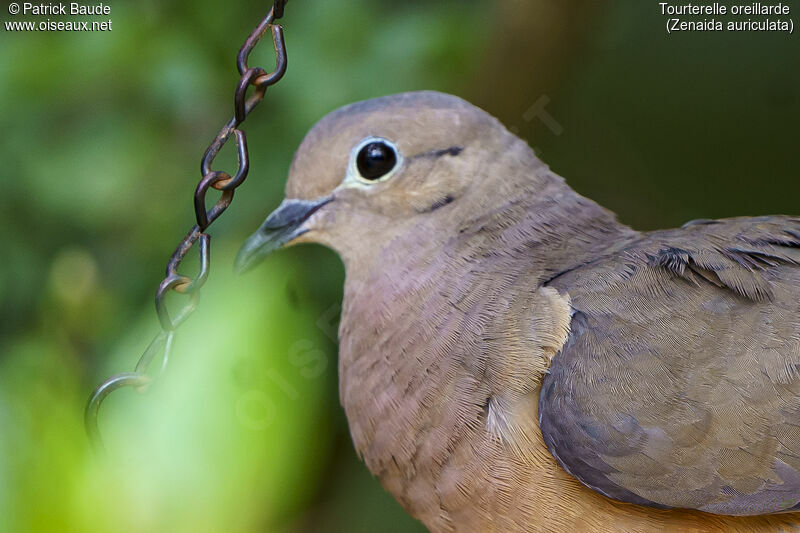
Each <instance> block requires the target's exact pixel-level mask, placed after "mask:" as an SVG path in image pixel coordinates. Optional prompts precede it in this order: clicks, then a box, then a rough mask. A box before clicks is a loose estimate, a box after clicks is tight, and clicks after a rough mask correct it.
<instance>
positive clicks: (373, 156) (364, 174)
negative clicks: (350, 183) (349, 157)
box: [355, 137, 401, 182]
mask: <svg viewBox="0 0 800 533" xmlns="http://www.w3.org/2000/svg"><path fill="white" fill-rule="evenodd" d="M400 159H401V158H400V154H399V153H398V151H397V148H396V147H395V146H394V144H392V143H391V142H390V141H388V140H386V139H382V138H379V137H371V138H367V139H365V140H364V141H363V142H362V144H361V146H360V147H359V148H358V152H357V153H356V156H355V167H356V170H357V171H358V174H359V177H360V178H361V179H363V180H365V181H369V182H374V181H379V180H381V179H382V178H386V177H388V175H389V174H390V173H391V172H392V171H393V170H394V169H395V168H397V166H398V164H399V163H400Z"/></svg>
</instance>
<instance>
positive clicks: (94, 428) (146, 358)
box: [83, 331, 174, 453]
mask: <svg viewBox="0 0 800 533" xmlns="http://www.w3.org/2000/svg"><path fill="white" fill-rule="evenodd" d="M173 338H174V333H173V332H172V331H161V332H160V333H159V334H158V335H156V336H155V337H154V338H153V340H152V341H150V344H149V345H148V346H147V349H146V350H145V351H144V353H143V354H142V357H141V358H140V359H139V362H138V363H137V364H136V369H135V370H134V371H133V372H124V373H121V374H116V375H114V376H111V377H110V378H108V379H107V380H105V381H104V382H102V383H101V384H100V385H99V386H98V387H97V388H96V389H95V390H94V392H93V393H92V395H91V396H90V397H89V402H88V403H87V404H86V410H85V411H84V413H83V423H84V425H85V426H86V434H87V435H88V436H89V441H90V442H91V443H92V448H94V450H95V451H96V452H97V453H104V451H105V448H104V447H103V438H102V437H101V435H100V429H99V428H98V425H97V415H98V413H99V412H100V405H102V403H103V400H105V399H106V397H107V396H108V395H109V394H111V393H112V392H114V391H115V390H117V389H121V388H122V387H135V388H136V389H137V390H138V391H139V392H144V391H145V390H146V387H147V386H148V385H149V384H150V383H151V382H152V381H153V379H154V378H155V377H158V376H160V375H161V374H163V373H164V369H165V368H166V366H167V361H168V360H169V354H170V352H171V351H172V339H173ZM158 354H161V365H159V367H158V370H157V371H156V373H155V376H151V375H150V374H147V373H146V372H147V370H148V368H149V367H150V364H151V363H152V362H153V359H155V356H156V355H158Z"/></svg>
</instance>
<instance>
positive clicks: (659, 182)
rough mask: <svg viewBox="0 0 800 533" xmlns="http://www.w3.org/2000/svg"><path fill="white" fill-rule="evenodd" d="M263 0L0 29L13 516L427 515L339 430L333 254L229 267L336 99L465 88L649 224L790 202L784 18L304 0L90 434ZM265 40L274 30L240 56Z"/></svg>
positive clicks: (775, 208) (652, 8)
mask: <svg viewBox="0 0 800 533" xmlns="http://www.w3.org/2000/svg"><path fill="white" fill-rule="evenodd" d="M268 4H269V3H268V2H255V1H251V0H248V1H243V2H237V3H233V4H230V3H223V2H210V1H208V0H194V1H178V0H169V1H155V0H145V1H139V2H126V3H122V2H119V1H112V2H111V3H110V5H111V8H112V14H111V19H112V20H113V30H112V31H111V32H107V33H42V32H30V33H13V32H9V31H5V30H4V29H0V131H2V134H0V162H1V168H2V171H1V172H2V173H1V174H0V175H2V180H3V181H2V185H3V193H2V195H0V203H1V205H0V217H2V223H1V224H0V237H1V238H2V250H3V252H2V261H1V262H0V302H1V303H0V305H2V308H0V530H1V531H14V532H16V531H109V530H115V531H135V532H140V531H141V532H152V531H192V532H195V531H278V532H280V531H287V532H289V531H291V532H295V531H323V532H326V531H331V532H333V531H398V532H399V531H420V530H421V529H422V528H421V526H420V525H419V524H417V523H416V522H415V521H413V520H412V519H411V518H409V517H407V516H406V515H405V514H404V512H403V511H402V509H400V507H399V506H398V505H397V504H396V503H395V502H394V500H393V499H392V498H391V497H390V496H388V495H387V494H385V493H384V492H383V490H382V489H381V488H380V486H379V484H378V483H377V482H376V481H375V480H374V479H372V478H371V476H370V475H369V473H368V472H367V470H366V468H365V467H364V466H363V465H362V464H361V463H360V462H359V461H358V459H357V457H356V456H355V453H354V452H353V450H352V447H351V445H350V441H349V435H348V431H347V425H346V421H345V419H344V416H343V413H342V411H341V409H340V407H339V404H338V395H337V390H336V389H337V386H336V385H337V384H336V379H337V378H336V366H337V363H336V333H335V332H336V326H337V318H338V313H339V302H340V299H341V287H342V280H343V269H342V266H341V263H340V262H339V260H338V258H337V257H336V256H335V255H334V254H333V253H332V252H330V251H328V250H325V249H322V248H320V247H298V248H293V249H291V250H288V251H285V252H282V253H280V254H277V255H275V256H274V257H272V258H270V259H269V260H267V261H266V263H265V264H264V265H263V266H262V267H260V268H259V269H258V270H257V271H255V272H254V273H251V274H249V275H247V276H245V277H235V276H234V275H233V274H232V262H233V257H234V254H235V252H236V250H237V249H238V246H239V245H240V244H241V243H242V242H243V240H244V239H245V237H246V236H247V235H249V234H250V233H251V231H252V230H254V229H255V228H256V227H257V225H258V224H259V223H260V222H261V220H262V219H263V217H264V216H265V215H266V214H267V213H268V212H269V211H270V210H271V209H272V208H273V207H274V206H276V205H277V204H278V202H279V201H280V198H281V196H282V189H283V186H284V183H285V175H286V171H287V169H288V166H289V162H290V160H291V156H292V153H293V150H294V148H295V147H296V146H297V145H298V143H299V142H300V140H301V139H302V137H303V135H304V133H305V132H306V131H307V130H308V128H309V127H310V126H311V125H312V124H313V123H314V122H315V121H316V120H317V119H319V118H321V117H322V116H323V115H324V114H325V113H327V112H328V111H331V110H333V109H334V108H336V107H338V106H340V105H343V104H346V103H349V102H352V101H355V100H359V99H364V98H369V97H373V96H379V95H384V94H389V93H394V92H401V91H406V90H414V89H438V90H443V91H447V92H453V93H455V94H458V95H460V96H463V97H465V98H467V99H469V100H471V101H473V102H474V103H475V104H477V105H479V106H481V107H483V108H484V109H486V110H488V111H490V112H491V113H493V114H495V115H497V116H498V117H499V118H500V119H501V120H503V122H505V123H506V125H507V126H508V127H509V128H511V129H512V130H513V131H516V132H518V133H519V135H521V136H523V137H525V138H526V139H528V141H529V142H530V144H531V146H534V147H535V149H536V150H537V152H538V153H539V154H540V156H541V157H542V158H543V159H544V160H545V161H546V162H548V163H549V164H550V165H551V166H552V167H553V168H554V169H555V170H556V171H557V172H559V173H560V174H562V175H564V176H565V177H566V178H567V180H568V182H569V183H570V184H571V185H572V186H573V187H574V188H575V189H577V190H578V191H579V192H580V193H582V194H584V195H586V196H589V197H591V198H593V199H595V200H597V201H599V202H601V203H602V204H604V205H606V206H607V207H609V208H611V209H613V210H615V211H616V212H617V213H619V215H620V218H621V219H622V220H623V221H624V222H626V223H629V224H632V225H634V226H636V227H637V228H639V229H654V228H658V227H670V226H675V225H679V224H682V223H683V222H685V221H686V220H689V219H691V218H700V217H725V216H736V215H757V214H769V213H784V214H800V204H799V203H798V198H800V179H798V172H797V167H796V164H797V163H796V159H797V157H798V154H800V150H798V133H797V127H798V124H800V95H799V90H800V46H799V45H798V39H797V37H795V36H793V35H788V34H785V33H725V34H718V33H713V34H712V33H706V34H703V33H686V34H673V35H667V34H666V32H665V28H664V22H665V20H664V17H662V16H661V14H660V12H659V8H658V4H657V2H641V1H638V0H626V1H616V2H601V1H591V0H582V1H581V0H573V1H564V0H558V1H557V0H549V1H520V0H517V1H512V0H506V1H502V2H488V1H482V2H479V1H463V0H462V1H458V2H456V1H449V2H445V1H437V2H431V1H422V0H417V1H409V0H407V1H404V2H401V1H389V0H369V1H368V0H346V1H338V2H331V1H323V0H293V1H292V2H290V3H289V5H288V6H287V10H286V17H285V19H284V23H285V28H286V40H287V48H288V52H289V70H288V73H287V75H286V77H285V78H284V80H283V81H282V82H281V83H280V84H279V85H277V86H276V87H274V88H272V89H270V90H269V91H268V94H267V98H266V101H265V102H264V103H263V104H262V106H261V107H260V108H259V109H258V110H257V111H256V112H255V114H254V115H252V116H251V118H250V119H249V120H248V121H247V123H246V127H245V130H246V131H247V134H248V140H249V145H250V149H251V154H252V161H251V172H250V177H249V179H248V182H247V183H246V184H245V185H244V186H243V188H242V189H239V192H238V193H237V197H236V199H235V202H234V204H233V206H232V207H231V209H229V210H228V211H227V212H226V213H225V215H224V216H223V217H222V218H221V219H220V220H219V221H218V222H217V223H216V224H215V225H214V226H213V229H212V230H211V233H212V235H213V239H212V271H211V278H210V280H209V282H208V284H207V285H206V288H205V289H204V291H203V295H202V300H201V305H200V307H199V309H198V311H197V312H196V313H195V315H193V317H192V318H191V319H190V320H189V321H188V322H187V323H186V324H185V325H184V326H183V327H182V328H181V330H180V331H179V333H178V335H177V340H176V345H175V351H174V353H173V357H172V360H171V362H170V365H169V367H168V369H167V372H166V374H165V375H164V377H163V378H162V380H161V381H160V382H159V383H158V385H156V386H154V387H152V390H151V392H150V394H147V395H138V394H137V393H136V392H135V391H132V390H123V391H120V392H118V393H116V394H115V395H113V396H112V397H110V398H109V400H108V401H107V403H106V404H105V405H104V408H103V410H102V412H101V429H102V430H103V432H104V434H105V436H106V440H107V445H108V448H109V449H110V451H111V453H110V456H109V458H108V459H107V460H104V461H101V460H97V459H95V458H94V456H93V455H92V454H91V453H90V450H89V448H88V445H87V441H86V438H85V436H84V433H83V425H82V410H83V407H84V402H85V400H86V397H87V395H88V394H89V392H90V391H91V389H92V388H93V387H94V386H95V385H96V384H97V383H98V382H99V381H100V380H101V379H103V378H104V377H106V376H107V375H108V374H110V373H115V372H119V371H123V370H129V369H131V368H132V367H133V365H134V364H135V362H136V360H137V358H138V357H139V355H140V353H141V351H142V350H143V349H144V348H145V347H146V345H147V343H148V341H149V339H150V338H151V336H152V335H153V334H154V333H155V332H156V331H157V328H158V325H157V321H156V318H155V314H154V312H153V305H152V297H153V293H154V290H155V287H156V285H157V283H158V282H159V281H160V279H161V276H162V270H163V265H164V264H165V262H166V259H167V257H168V256H169V254H170V253H171V251H172V249H173V247H174V246H175V244H176V243H177V242H178V240H179V239H180V238H181V237H182V236H183V234H184V232H185V231H186V229H188V227H189V226H191V224H192V223H193V213H192V203H191V193H192V191H193V189H194V185H195V183H196V182H197V180H198V179H199V178H200V174H199V170H198V169H199V159H200V156H201V155H202V153H203V151H204V150H205V148H206V146H207V144H208V142H209V141H210V140H211V139H212V138H213V137H214V135H215V134H216V132H217V130H218V129H219V127H220V125H221V124H222V123H223V122H224V121H225V120H227V118H228V117H229V115H230V113H231V112H232V102H233V89H234V87H235V84H236V81H237V74H236V71H235V62H234V57H235V54H236V51H237V50H238V47H239V45H240V44H241V42H242V41H243V39H244V38H245V36H246V35H247V34H248V33H249V31H250V30H251V29H252V27H253V26H254V25H255V23H256V22H257V20H258V19H260V17H261V16H262V15H263V14H264V12H265V11H266V9H267V7H268ZM8 5H9V3H8V2H4V5H3V10H2V12H1V13H0V19H1V20H2V21H3V22H5V21H8V20H12V17H10V16H9V15H8V9H7V7H8ZM52 18H53V19H54V20H70V17H66V18H64V17H52ZM28 19H29V20H37V21H39V20H41V18H30V17H29V18H28ZM13 20H24V17H21V16H20V17H15V18H13ZM272 61H273V59H272V51H271V46H269V44H266V46H263V45H262V46H260V47H259V48H258V49H257V51H256V52H254V54H253V58H252V60H251V64H253V65H264V66H266V67H271V65H272V64H273V63H272ZM537 109H538V110H542V109H543V110H545V111H546V115H544V114H542V113H541V111H538V112H537ZM228 148H230V147H228ZM234 159H235V158H234V156H233V150H232V149H226V151H225V152H224V154H223V156H222V157H221V158H220V159H218V161H219V164H218V168H225V169H233V168H234V165H235V161H234ZM192 266H193V265H192V264H191V262H189V264H188V266H187V267H186V269H187V272H190V271H191V268H192Z"/></svg>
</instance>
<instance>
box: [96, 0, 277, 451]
mask: <svg viewBox="0 0 800 533" xmlns="http://www.w3.org/2000/svg"><path fill="white" fill-rule="evenodd" d="M287 1H288V0H275V2H274V4H273V5H272V8H271V9H270V10H269V13H267V16H266V17H264V19H263V20H262V21H261V22H260V23H259V24H258V26H256V28H255V29H254V30H253V32H252V33H251V34H250V36H249V37H248V38H247V40H246V41H245V42H244V44H243V45H242V47H241V49H240V50H239V54H238V56H237V58H236V66H237V68H238V69H239V74H240V76H241V78H240V79H239V84H238V86H237V87H236V94H235V96H234V114H233V118H231V119H230V120H229V121H228V123H227V124H225V125H224V126H223V127H222V129H221V130H220V132H219V134H218V135H217V137H216V138H215V139H214V141H213V142H212V143H211V145H210V146H209V147H208V149H207V150H206V152H205V154H204V155H203V159H202V162H201V164H200V168H201V172H202V175H203V178H202V179H201V180H200V183H198V184H197V188H196V189H195V192H194V211H195V217H196V219H197V225H195V226H194V227H193V228H192V229H191V230H189V233H187V234H186V237H184V238H183V240H182V241H181V242H180V244H178V247H177V248H176V249H175V251H174V252H173V254H172V257H170V259H169V262H168V263H167V272H166V276H165V277H164V279H163V281H161V283H160V284H159V286H158V291H157V292H156V313H157V314H158V320H159V322H160V324H161V331H160V332H159V333H158V335H156V336H155V338H154V339H153V340H152V342H150V345H149V346H148V347H147V349H146V350H145V351H144V353H143V354H142V356H141V358H140V359H139V362H138V363H137V364H136V367H135V369H134V370H133V372H125V373H121V374H116V375H114V376H111V377H110V378H108V379H107V380H105V381H104V382H103V383H101V384H100V385H99V386H98V387H97V388H96V389H95V390H94V392H93V393H92V395H91V396H90V397H89V403H88V404H87V405H86V411H85V413H84V422H85V424H86V432H87V434H88V435H89V439H90V440H91V442H92V444H93V445H94V447H95V448H96V449H98V450H102V449H103V444H102V439H101V437H100V431H99V429H98V426H97V414H98V412H99V410H100V404H101V403H102V402H103V400H104V399H105V398H106V397H107V396H108V395H109V394H111V393H112V392H114V391H115V390H117V389H119V388H122V387H135V388H136V389H137V390H139V391H140V392H144V390H146V389H147V387H148V385H150V384H151V383H152V382H153V380H155V379H156V378H157V377H159V376H160V375H161V374H162V373H163V372H164V369H165V368H166V365H167V361H168V359H169V355H170V351H171V349H172V341H173V338H174V334H175V330H176V328H177V327H178V326H180V325H181V323H183V322H184V321H185V320H186V319H187V318H188V317H189V315H191V314H192V312H193V311H194V310H195V308H196V307H197V298H198V295H199V290H200V288H201V287H202V286H203V285H204V284H205V282H206V280H207V279H208V271H209V265H210V244H211V236H210V235H208V234H207V233H206V230H207V229H208V227H209V226H210V225H211V224H213V222H214V221H215V220H216V219H217V218H218V217H219V216H220V215H221V214H222V213H223V212H224V211H225V210H226V209H227V208H228V206H229V205H230V204H231V201H232V200H233V192H234V190H235V189H236V188H237V187H239V186H240V185H241V184H242V183H244V180H245V178H247V172H248V171H249V169H250V159H249V154H248V151H247V138H246V137H245V134H244V131H242V130H241V129H240V126H241V125H242V123H243V122H244V121H245V119H246V118H247V116H248V115H249V114H250V113H251V112H252V111H253V109H255V107H256V106H257V105H258V104H259V103H261V101H262V100H263V99H264V94H265V92H266V90H267V87H269V86H270V85H274V84H275V83H277V82H278V80H280V79H281V78H282V77H283V75H284V73H285V72H286V48H285V46H284V40H283V28H282V27H281V26H280V25H279V24H276V23H275V21H276V20H278V19H280V18H281V17H283V9H284V6H285V5H286V2H287ZM268 30H271V31H272V43H273V46H274V48H275V56H276V65H275V69H274V70H273V71H272V72H266V71H265V70H264V69H262V68H260V67H250V66H248V64H247V60H248V58H249V56H250V52H252V51H253V48H255V46H256V44H258V42H259V41H260V40H261V38H262V37H263V36H264V35H265V34H266V33H267V31H268ZM250 86H253V87H255V89H254V90H253V94H252V95H250V97H249V98H248V97H247V90H248V89H249V88H250ZM231 136H233V138H234V139H235V141H236V148H237V151H238V160H239V168H238V169H237V171H236V174H235V175H233V176H231V175H230V174H228V173H227V172H225V171H222V170H214V169H213V168H212V164H213V163H214V159H215V158H216V157H217V154H219V152H220V150H221V149H222V147H223V146H225V143H227V142H228V140H229V139H230V138H231ZM209 188H211V189H216V190H218V191H222V194H221V196H220V198H219V200H217V203H216V204H214V206H213V207H212V208H211V209H208V210H206V194H207V193H208V190H209ZM196 244H197V245H198V252H199V254H200V272H199V273H198V274H197V276H196V277H195V278H194V279H192V278H190V277H188V276H185V275H183V274H180V273H178V267H179V266H180V264H181V262H182V261H183V259H184V258H185V257H186V254H187V253H189V250H191V249H192V248H193V247H194V246H195V245H196ZM173 291H174V292H177V293H180V294H185V295H187V297H188V298H189V300H188V302H186V303H185V304H184V305H183V307H182V308H181V309H180V310H179V311H178V312H177V313H176V314H174V315H173V314H171V313H170V312H169V311H168V310H167V306H166V302H165V299H166V296H167V294H169V293H170V292H173ZM159 354H160V355H161V365H160V366H159V369H158V370H157V372H156V375H155V376H152V375H150V374H148V369H149V368H150V365H151V363H152V362H153V361H154V360H155V359H156V356H157V355H159Z"/></svg>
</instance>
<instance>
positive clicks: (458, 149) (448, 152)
mask: <svg viewBox="0 0 800 533" xmlns="http://www.w3.org/2000/svg"><path fill="white" fill-rule="evenodd" d="M463 151H464V149H463V148H462V147H460V146H451V147H450V148H445V149H444V150H436V151H435V152H431V155H432V156H433V157H442V156H443V155H452V156H454V157H455V156H457V155H458V154H460V153H461V152H463Z"/></svg>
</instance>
